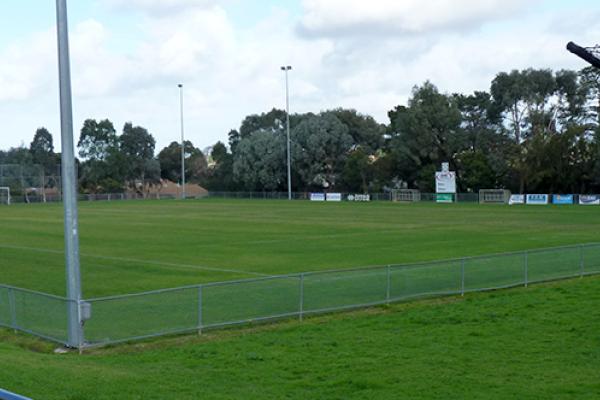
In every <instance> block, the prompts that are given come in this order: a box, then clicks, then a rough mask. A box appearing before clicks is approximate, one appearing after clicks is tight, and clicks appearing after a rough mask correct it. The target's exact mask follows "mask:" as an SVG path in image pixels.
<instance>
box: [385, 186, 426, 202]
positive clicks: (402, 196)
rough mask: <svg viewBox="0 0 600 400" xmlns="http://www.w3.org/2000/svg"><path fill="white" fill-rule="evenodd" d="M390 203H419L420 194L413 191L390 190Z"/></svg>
mask: <svg viewBox="0 0 600 400" xmlns="http://www.w3.org/2000/svg"><path fill="white" fill-rule="evenodd" d="M392 201H405V202H416V201H421V192H419V191H418V190H414V189H396V190H392Z"/></svg>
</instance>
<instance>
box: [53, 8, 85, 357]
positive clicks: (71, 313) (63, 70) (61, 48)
mask: <svg viewBox="0 0 600 400" xmlns="http://www.w3.org/2000/svg"><path fill="white" fill-rule="evenodd" d="M56 20H57V31H58V32H57V33H58V67H59V81H60V128H61V142H62V171H61V175H62V190H63V207H64V214H65V215H64V225H65V260H66V274H67V299H68V301H69V304H68V329H67V333H68V339H67V341H68V342H67V345H68V346H69V347H72V348H81V346H82V344H83V329H82V325H81V318H80V302H81V275H80V271H79V222H78V214H77V176H76V171H75V151H74V146H73V100H72V94H71V62H70V56H69V25H68V19H67V1H66V0H56Z"/></svg>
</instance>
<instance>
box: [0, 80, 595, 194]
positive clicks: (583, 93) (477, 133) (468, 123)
mask: <svg viewBox="0 0 600 400" xmlns="http://www.w3.org/2000/svg"><path fill="white" fill-rule="evenodd" d="M388 116H389V123H388V124H387V125H384V124H380V123H378V122H377V121H375V120H374V119H373V118H372V117H370V116H368V115H364V114H360V113H359V112H357V111H355V110H348V109H335V110H330V111H323V112H320V113H318V114H314V113H306V114H294V115H291V116H290V123H291V150H292V152H291V153H292V171H293V174H292V182H293V189H294V190H295V191H308V190H335V191H351V192H367V191H385V190H388V189H391V188H416V189H420V190H421V191H433V190H434V180H433V176H434V172H435V170H436V169H438V168H439V166H440V164H441V163H442V162H449V163H450V165H451V167H452V169H453V170H455V171H456V172H457V176H458V186H459V190H460V191H478V190H479V189H482V188H506V189H510V190H512V191H513V192H525V191H527V192H551V193H554V192H564V193H566V192H578V193H586V192H592V191H600V73H599V72H598V70H594V69H592V68H586V69H584V70H582V71H578V72H576V71H568V70H562V71H558V72H553V71H550V70H534V69H527V70H523V71H512V72H510V73H500V74H498V75H497V76H496V77H495V78H494V80H493V81H492V82H491V85H490V90H489V91H487V92H485V91H481V92H475V93H472V94H460V93H456V94H445V93H441V92H440V91H439V90H438V89H437V88H436V86H435V85H433V84H432V83H431V82H425V83H424V84H422V85H421V86H417V87H415V88H414V90H413V92H412V96H411V98H410V100H409V102H408V104H407V105H406V106H397V107H395V108H394V109H392V110H390V111H389V113H388ZM285 119H286V113H285V111H282V110H277V109H273V110H271V111H269V112H266V113H263V114H260V115H250V116H248V117H246V118H245V119H244V120H243V121H242V124H241V126H240V128H239V129H237V130H232V131H230V132H229V143H228V144H229V146H226V145H225V144H224V143H222V142H218V143H216V144H215V145H214V146H212V148H211V150H210V153H209V154H207V155H206V156H205V154H203V152H202V151H200V149H197V148H195V147H194V145H193V144H192V143H191V142H186V143H185V155H186V171H185V173H186V179H187V180H188V181H191V182H195V183H199V184H201V185H203V186H205V187H207V188H208V189H210V190H251V191H284V190H286V188H287V170H286V163H287V160H286V144H287V143H286V141H287V137H286V130H285ZM155 143H156V142H155V140H154V138H153V137H152V135H151V134H150V133H149V132H148V131H147V130H146V129H145V128H143V127H139V126H134V125H132V124H131V123H127V124H125V126H124V127H123V130H122V133H121V134H120V135H118V134H117V132H116V130H115V128H114V126H113V124H112V123H111V122H110V121H109V120H103V121H95V120H87V121H85V123H84V125H83V128H82V129H81V134H80V139H79V143H78V149H79V157H80V167H79V168H80V183H81V186H82V189H83V190H86V191H88V192H109V191H118V190H122V189H124V188H126V187H129V188H133V189H137V190H147V188H149V187H150V186H151V185H154V184H156V183H158V182H159V181H160V179H161V178H163V179H169V180H172V181H175V182H178V181H180V180H181V158H180V154H181V153H180V152H181V147H180V146H181V145H180V144H179V143H177V142H173V143H171V144H170V145H169V146H167V147H166V148H164V149H162V150H161V151H160V152H159V153H158V155H156V154H155ZM58 161H59V157H58V156H57V155H56V154H55V153H54V149H53V145H52V136H51V135H50V133H49V132H48V131H47V130H46V129H43V128H41V129H39V130H38V131H37V132H36V134H35V137H34V140H33V141H32V143H31V146H30V147H29V149H26V148H17V149H11V150H9V151H8V152H0V164H27V163H35V164H39V165H42V166H44V169H45V170H46V172H47V173H48V174H50V173H51V172H53V173H54V172H55V171H56V167H55V165H56V164H57V162H58Z"/></svg>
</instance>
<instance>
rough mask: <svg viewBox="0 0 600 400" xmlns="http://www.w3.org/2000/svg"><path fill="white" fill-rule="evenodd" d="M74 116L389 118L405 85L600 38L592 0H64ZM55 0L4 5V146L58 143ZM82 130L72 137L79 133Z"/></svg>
mask: <svg viewBox="0 0 600 400" xmlns="http://www.w3.org/2000/svg"><path fill="white" fill-rule="evenodd" d="M69 7H70V8H69V12H70V25H71V26H70V28H71V50H72V74H73V92H74V114H75V115H74V117H75V126H76V129H77V130H78V129H79V127H80V126H81V124H82V122H83V120H84V119H86V118H96V119H101V118H109V119H111V120H112V121H113V122H114V123H115V125H116V126H117V129H118V130H120V129H121V127H122V125H123V124H124V123H125V122H127V121H132V122H133V123H134V124H136V125H142V126H144V127H146V128H148V129H149V131H150V132H151V133H152V134H153V135H154V136H155V137H156V139H157V142H158V143H157V147H158V148H159V149H160V148H162V147H164V146H165V145H167V144H168V143H170V142H171V141H173V140H177V137H178V135H179V114H178V112H179V94H178V89H177V83H179V82H182V83H183V84H184V85H185V99H186V101H185V115H186V136H187V138H189V139H190V140H192V141H193V142H194V144H195V145H196V146H198V147H200V148H204V147H206V146H209V145H212V144H214V143H215V142H216V141H217V140H222V141H226V139H227V132H228V131H229V130H230V129H232V128H237V127H239V124H240V122H241V120H242V119H243V118H244V116H246V115H248V114H251V113H260V112H263V111H268V110H270V109H271V108H273V107H280V108H283V106H284V104H285V92H284V88H285V86H284V76H283V73H282V72H281V71H280V70H279V67H280V66H281V65H283V64H289V65H292V66H293V68H294V69H293V71H292V72H291V75H290V91H291V107H292V112H307V111H313V112H318V111H320V110H324V109H328V108H335V107H349V108H355V109H357V110H359V111H360V112H362V113H366V114H371V115H373V116H374V117H375V118H376V119H377V120H379V121H380V122H387V116H386V115H387V111H388V110H390V109H391V108H393V107H394V106H396V105H398V104H405V103H406V101H407V99H408V97H409V96H410V92H411V88H412V87H413V86H414V85H416V84H420V83H422V82H424V81H425V80H428V79H429V80H431V81H432V82H433V83H435V84H436V85H437V86H438V87H439V88H440V89H441V90H442V91H445V92H457V91H460V92H463V93H467V92H471V91H473V90H482V89H483V90H486V89H488V88H489V83H490V81H491V79H493V77H494V75H495V74H496V73H497V72H499V71H508V70H511V69H515V68H518V69H522V68H527V67H536V68H553V69H560V68H574V69H579V68H581V67H583V66H584V64H583V62H581V61H580V60H579V59H577V58H576V57H574V56H572V55H571V54H569V53H567V52H566V51H565V50H564V48H565V45H566V43H567V42H568V41H569V40H573V41H575V42H577V43H579V44H582V45H593V44H596V43H599V42H600V24H599V23H598V21H600V3H599V2H598V1H597V0H570V1H564V0H370V1H366V0H76V1H75V0H71V1H70V2H69ZM54 13H55V10H54V1H53V0H18V1H17V0H11V1H2V2H1V4H0V21H1V24H0V120H1V125H0V126H1V130H0V148H3V149H6V148H8V147H12V146H20V145H26V146H28V145H29V142H30V141H31V138H32V136H33V134H34V132H35V129H36V128H38V127H40V126H45V127H47V128H49V129H50V131H51V132H52V133H53V134H54V136H55V144H56V146H57V147H58V146H59V143H60V141H59V136H60V134H59V128H58V127H59V115H58V79H57V76H58V71H57V61H56V34H55V14H54ZM76 135H78V132H76Z"/></svg>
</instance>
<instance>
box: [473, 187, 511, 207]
mask: <svg viewBox="0 0 600 400" xmlns="http://www.w3.org/2000/svg"><path fill="white" fill-rule="evenodd" d="M510 194H511V193H510V190H503V189H481V190H480V191H479V203H481V204H508V200H510Z"/></svg>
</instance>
